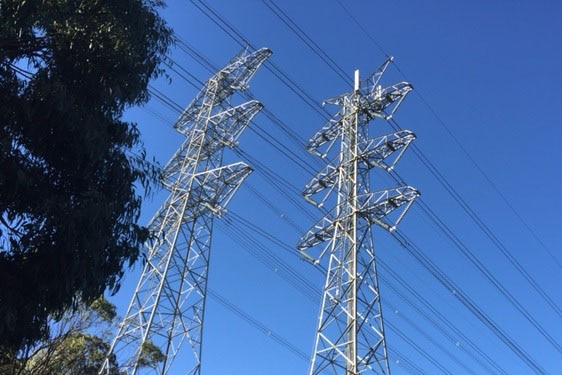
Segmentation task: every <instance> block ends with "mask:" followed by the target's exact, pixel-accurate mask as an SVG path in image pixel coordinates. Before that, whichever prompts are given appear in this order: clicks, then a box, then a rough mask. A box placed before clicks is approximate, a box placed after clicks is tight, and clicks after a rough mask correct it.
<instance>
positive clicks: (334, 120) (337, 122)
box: [306, 109, 344, 157]
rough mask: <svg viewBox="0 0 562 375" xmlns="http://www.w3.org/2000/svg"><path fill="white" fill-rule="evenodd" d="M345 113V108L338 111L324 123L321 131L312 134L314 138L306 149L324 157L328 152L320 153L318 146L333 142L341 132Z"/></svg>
mask: <svg viewBox="0 0 562 375" xmlns="http://www.w3.org/2000/svg"><path fill="white" fill-rule="evenodd" d="M343 113H344V111H343V109H341V110H340V111H338V112H337V113H336V114H335V115H334V116H332V117H331V118H330V119H329V120H328V121H327V122H326V123H325V124H324V126H322V128H320V130H319V131H317V132H316V134H314V135H313V136H312V138H310V140H309V141H308V143H307V144H306V149H307V150H308V151H309V152H311V153H313V154H316V155H318V156H320V157H324V156H325V155H326V153H327V152H325V153H320V152H319V151H318V148H319V147H321V146H322V145H324V144H325V143H328V142H333V141H334V140H336V139H337V138H338V136H339V135H340V134H341V129H342V116H343Z"/></svg>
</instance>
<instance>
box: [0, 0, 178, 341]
mask: <svg viewBox="0 0 562 375" xmlns="http://www.w3.org/2000/svg"><path fill="white" fill-rule="evenodd" d="M163 5H164V4H163V3H162V2H161V1H158V0H118V1H117V0H41V1H40V0H34V1H26V0H2V2H0V351H14V350H15V351H17V350H19V349H20V348H22V347H23V346H25V345H30V344H32V343H33V342H35V341H37V340H39V339H44V338H46V337H48V324H47V322H48V317H49V316H54V317H57V316H58V317H60V316H62V314H63V312H64V311H65V310H67V309H68V308H72V307H73V306H76V304H77V303H79V302H81V301H84V302H86V303H89V302H91V301H93V300H94V299H95V298H97V297H98V296H100V295H102V294H103V292H104V290H106V288H110V289H113V290H116V288H118V286H119V280H120V278H121V276H122V274H123V270H124V267H125V266H126V265H127V264H129V265H130V264H132V263H133V262H134V261H135V260H136V259H137V257H138V255H139V249H140V246H141V245H142V244H143V243H144V242H145V241H146V240H147V239H148V238H149V233H148V231H147V229H146V228H145V227H142V226H140V225H138V224H137V220H138V217H139V212H140V204H141V198H142V194H141V193H139V191H137V190H139V189H141V188H147V187H148V186H149V184H150V183H151V182H152V181H153V180H154V179H155V178H156V175H157V170H156V168H153V167H151V164H150V163H148V162H147V160H146V159H145V154H144V149H143V146H142V143H141V140H140V135H139V131H138V129H137V127H136V125H135V124H133V123H128V122H125V121H123V120H122V114H123V111H124V110H125V109H126V108H127V107H129V106H132V105H137V104H141V103H143V102H145V101H146V100H147V99H148V89H147V87H148V82H149V80H150V79H151V78H154V77H156V76H158V75H160V74H162V71H161V70H160V69H159V68H158V66H159V64H160V62H161V61H162V60H163V59H165V55H166V53H167V50H168V48H169V46H170V44H171V43H172V32H171V30H170V29H169V28H168V27H167V25H166V23H165V21H164V20H163V19H162V18H161V17H160V16H159V14H158V10H159V8H160V7H162V6H163ZM94 344H95V343H92V345H94Z"/></svg>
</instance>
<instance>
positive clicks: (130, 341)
mask: <svg viewBox="0 0 562 375" xmlns="http://www.w3.org/2000/svg"><path fill="white" fill-rule="evenodd" d="M270 54H271V51H270V50H268V49H266V48H262V49H259V50H256V51H254V52H250V51H248V49H244V50H242V51H241V52H240V53H239V54H238V55H237V56H235V57H234V58H233V59H232V60H231V61H230V62H229V63H228V64H227V65H226V66H225V67H224V68H222V69H221V70H220V71H219V72H217V73H216V74H215V75H214V76H213V77H211V78H210V79H209V80H208V81H207V82H206V83H205V86H204V88H203V89H202V90H201V91H199V93H198V94H197V95H196V97H195V99H193V101H192V102H191V103H190V104H189V105H188V106H187V108H186V109H185V110H184V111H183V113H182V114H181V116H180V117H179V119H178V120H177V122H176V124H175V125H174V128H175V129H176V130H178V131H179V132H180V133H181V134H183V135H185V136H186V140H185V141H184V143H183V144H182V145H181V146H180V148H179V149H178V151H177V152H176V153H175V154H174V156H173V157H172V158H171V160H170V161H169V162H168V163H167V164H166V166H165V167H164V170H163V183H164V185H165V186H166V187H167V188H168V189H169V190H170V195H169V197H168V198H167V200H166V201H165V202H164V204H163V205H162V206H161V207H160V209H159V210H158V212H157V213H156V215H155V216H154V217H153V218H152V220H151V221H150V223H149V225H148V227H149V229H150V230H151V232H152V233H154V235H155V239H154V241H153V242H152V243H151V244H150V245H149V246H148V247H147V251H146V254H145V255H144V256H145V259H144V269H143V272H142V275H141V277H140V279H139V282H138V285H137V287H136V290H135V292H134V294H133V298H132V299H131V302H130V304H129V308H128V310H127V313H126V315H125V317H124V319H123V321H122V322H121V324H120V326H119V329H118V332H117V334H116V336H115V338H114V340H113V342H112V345H111V348H110V352H109V353H108V355H107V358H109V357H110V356H112V355H116V356H117V357H118V358H119V361H120V363H121V364H122V367H121V368H120V369H119V371H120V373H123V374H127V375H129V374H139V373H143V374H144V373H150V374H166V373H168V370H170V368H171V365H172V363H173V361H174V359H175V357H176V356H177V355H179V354H180V353H181V354H182V363H186V364H187V365H186V366H187V367H186V368H184V369H182V373H187V374H193V375H198V374H200V372H201V353H202V328H203V322H204V316H205V315H204V312H205V300H206V292H207V279H208V270H209V257H210V251H211V240H212V234H213V220H214V217H215V216H220V215H221V214H223V212H224V210H225V208H226V206H227V205H228V203H229V201H230V199H231V198H232V197H233V195H234V194H235V192H236V190H237V189H238V188H239V186H240V184H241V183H242V182H243V180H244V179H245V178H246V177H247V176H248V175H249V174H250V173H251V171H252V169H251V168H250V167H249V166H248V165H246V164H245V163H243V162H237V163H233V164H226V165H225V164H223V151H224V148H225V147H233V146H235V145H236V141H237V139H238V137H239V136H240V134H241V133H242V131H243V130H244V128H245V127H246V126H247V125H248V124H249V122H250V121H251V120H252V118H253V117H254V116H255V115H256V114H257V113H258V112H259V111H260V110H261V108H262V105H261V104H260V103H259V102H257V101H256V100H250V101H248V102H246V103H242V104H240V105H237V106H233V105H232V103H231V101H230V98H231V96H232V95H233V94H234V93H235V92H236V91H237V90H238V91H240V90H244V89H246V88H247V85H248V81H249V80H250V79H251V78H252V77H253V75H254V74H255V72H256V70H257V69H258V68H259V67H260V65H261V64H262V63H263V62H264V61H265V60H266V59H267V58H268V57H269V55H270ZM155 352H156V353H158V352H159V353H161V354H162V358H161V359H162V360H161V361H158V362H157V364H156V366H155V367H149V366H146V361H145V356H146V355H147V354H150V353H155ZM108 366H109V361H108V360H106V361H105V363H104V365H103V368H102V369H101V370H100V374H105V373H110V369H109V368H108Z"/></svg>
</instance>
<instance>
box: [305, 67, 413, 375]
mask: <svg viewBox="0 0 562 375" xmlns="http://www.w3.org/2000/svg"><path fill="white" fill-rule="evenodd" d="M390 61H391V58H389V59H387V60H386V61H385V62H384V63H383V64H382V66H381V67H379V69H377V70H376V71H375V72H374V73H373V74H371V75H370V76H369V78H368V79H367V80H365V81H364V82H360V81H359V72H356V77H355V87H354V90H353V91H351V92H349V93H345V94H342V95H339V96H337V97H334V98H332V99H329V100H327V101H326V103H331V104H335V105H338V106H339V110H338V111H337V112H336V114H335V115H334V116H333V117H332V118H330V119H329V120H328V121H327V122H326V124H325V125H324V126H323V127H322V128H321V129H320V130H319V131H318V132H317V133H316V134H315V135H314V136H313V137H312V138H311V139H310V141H309V142H308V144H307V146H306V147H307V149H308V151H310V152H312V153H313V154H316V155H318V156H320V157H322V158H323V159H325V160H332V161H330V162H328V164H327V165H326V167H325V168H324V169H322V170H321V171H320V172H319V173H318V174H317V175H315V176H314V177H313V178H312V179H311V180H310V182H309V183H308V184H307V185H306V186H305V188H304V190H303V196H304V198H305V199H306V200H307V201H309V202H310V203H312V204H314V205H315V206H317V207H319V208H324V207H325V205H329V204H330V203H331V202H333V201H334V199H335V205H334V206H333V208H332V209H329V211H328V212H327V213H326V214H325V216H323V217H322V218H321V219H320V220H319V221H318V222H317V223H316V224H314V225H313V226H312V228H310V229H309V230H308V231H307V232H306V233H305V234H304V235H303V236H302V237H301V239H300V240H299V242H298V244H297V249H298V250H299V251H300V252H301V254H302V255H303V256H304V257H305V258H306V259H308V260H310V261H312V262H313V263H315V264H319V263H321V262H327V263H328V267H327V272H326V281H325V284H324V290H323V294H322V302H321V309H320V314H319V318H318V326H317V331H316V339H315V344H314V352H313V355H312V361H311V366H310V375H317V374H334V375H336V374H345V375H358V374H390V366H389V363H388V354H387V348H386V339H385V334H384V324H383V316H382V307H381V301H380V295H379V287H378V277H377V271H376V262H375V253H374V243H373V235H372V225H373V224H377V225H379V226H381V227H382V228H384V229H386V230H388V231H394V230H395V229H396V226H397V225H398V224H399V222H400V221H401V220H402V218H403V217H404V215H405V214H406V212H407V211H408V209H409V208H410V206H411V205H412V203H413V202H414V199H415V198H417V197H418V196H419V192H418V191H417V190H416V189H415V188H413V187H411V186H408V185H405V186H398V187H395V188H392V189H383V190H378V191H372V190H371V186H370V184H371V178H370V171H371V169H372V168H374V167H379V168H382V169H383V170H385V171H391V170H392V169H393V168H394V166H395V165H396V163H397V162H398V161H399V159H400V158H401V157H402V155H403V153H404V151H405V150H406V148H407V146H408V145H409V144H410V143H411V142H412V141H413V140H414V139H415V135H414V134H413V133H412V132H410V131H407V130H401V131H397V132H395V133H392V134H387V135H383V136H380V137H376V138H371V137H370V136H369V128H368V124H369V123H370V122H371V121H372V120H374V119H379V120H380V119H382V120H389V119H390V118H392V116H393V115H394V113H395V112H396V110H397V109H398V107H399V106H400V104H401V103H402V101H403V100H404V98H405V96H406V95H407V94H408V93H409V92H410V91H411V90H412V86H411V85H410V84H409V83H407V82H399V83H397V84H394V85H390V86H387V87H385V88H383V87H382V86H380V85H379V81H380V79H381V77H382V75H383V73H384V71H385V70H386V68H387V66H388V64H389V63H390Z"/></svg>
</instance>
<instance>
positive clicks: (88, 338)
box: [0, 298, 164, 375]
mask: <svg viewBox="0 0 562 375" xmlns="http://www.w3.org/2000/svg"><path fill="white" fill-rule="evenodd" d="M118 321H119V319H118V318H116V309H115V305H113V304H111V303H110V302H108V301H107V300H106V299H104V298H98V299H96V300H95V301H94V302H93V303H92V304H91V305H90V306H84V305H83V304H79V305H78V307H77V308H76V309H74V310H72V311H67V312H65V313H64V314H63V316H62V317H61V319H60V320H59V321H58V322H56V323H53V324H52V327H51V332H50V335H49V338H47V339H44V340H40V341H39V342H37V343H35V344H33V345H30V346H27V347H25V348H23V350H22V351H21V352H20V353H19V355H18V356H17V357H15V358H11V359H10V360H4V361H2V362H0V374H5V375H8V374H9V375H97V374H98V373H99V371H100V369H101V368H102V365H103V364H104V362H105V360H106V356H107V354H108V352H109V348H110V339H111V337H112V336H113V331H114V330H116V329H117V322H118ZM147 346H148V347H150V348H152V351H147V350H143V352H142V355H141V361H140V363H139V366H140V367H152V368H155V367H156V366H157V365H158V363H159V362H161V361H162V360H163V359H164V355H163V354H162V352H161V351H160V350H159V349H158V348H157V347H156V346H155V345H154V344H152V343H151V342H147ZM107 360H108V362H109V363H108V366H107V368H106V369H107V370H106V371H104V374H106V373H107V374H108V375H119V364H118V362H117V359H116V356H115V354H111V355H110V356H109V357H107Z"/></svg>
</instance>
